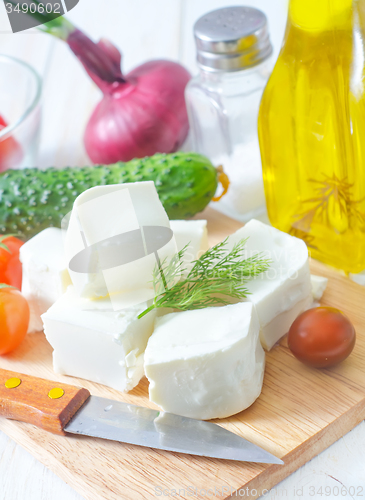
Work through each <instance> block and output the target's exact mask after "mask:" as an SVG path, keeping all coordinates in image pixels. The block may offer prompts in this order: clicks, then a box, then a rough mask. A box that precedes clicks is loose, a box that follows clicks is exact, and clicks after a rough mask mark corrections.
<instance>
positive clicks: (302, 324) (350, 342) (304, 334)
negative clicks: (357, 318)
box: [288, 307, 356, 368]
mask: <svg viewBox="0 0 365 500" xmlns="http://www.w3.org/2000/svg"><path fill="white" fill-rule="evenodd" d="M355 340H356V333H355V329H354V327H353V325H352V324H351V322H350V320H349V319H348V318H347V317H346V316H345V315H344V314H343V313H342V312H341V311H340V310H338V309H335V308H333V307H316V308H314V309H309V310H308V311H305V312H304V313H302V314H300V315H299V316H298V317H297V319H296V320H295V321H294V323H293V324H292V326H291V327H290V330H289V335H288V345H289V349H290V350H291V352H292V353H293V354H294V356H295V357H296V358H298V359H299V360H300V361H302V362H303V363H305V364H306V365H309V366H313V367H315V368H326V367H329V366H333V365H336V364H337V363H340V362H341V361H343V360H344V359H346V358H347V356H349V355H350V353H351V351H352V349H353V348H354V345H355Z"/></svg>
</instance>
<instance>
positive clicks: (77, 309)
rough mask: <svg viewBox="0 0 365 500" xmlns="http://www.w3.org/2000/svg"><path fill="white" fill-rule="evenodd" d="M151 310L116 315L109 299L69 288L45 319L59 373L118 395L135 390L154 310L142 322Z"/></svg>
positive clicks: (47, 335) (141, 305) (137, 309)
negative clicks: (90, 295) (90, 382)
mask: <svg viewBox="0 0 365 500" xmlns="http://www.w3.org/2000/svg"><path fill="white" fill-rule="evenodd" d="M146 307H147V305H146V303H144V304H140V305H139V306H134V307H131V308H129V309H124V310H121V311H114V310H113V308H112V305H111V303H110V300H108V299H101V300H89V299H84V298H81V297H79V296H78V295H77V293H76V292H75V289H74V287H73V286H70V287H69V288H68V289H67V291H66V293H65V294H64V295H63V296H62V297H61V298H60V299H58V300H57V302H55V304H53V306H52V307H51V308H50V309H48V311H47V312H46V313H45V314H43V316H42V320H43V322H44V331H45V334H46V338H47V340H48V342H49V343H50V344H51V346H52V347H53V349H54V351H53V367H54V370H55V372H56V373H61V374H64V375H72V376H74V377H80V378H83V379H86V380H91V381H93V382H98V383H100V384H104V385H107V386H109V387H112V388H113V389H117V390H118V391H124V392H126V391H130V390H131V389H133V387H135V386H136V385H137V384H138V382H139V381H140V379H141V377H142V376H143V353H144V350H145V348H146V345H147V340H148V338H149V336H150V335H151V334H152V331H153V324H154V319H155V312H154V311H151V312H150V313H148V314H147V315H146V316H144V317H143V318H141V319H137V316H138V314H139V313H141V312H142V311H143V310H144V309H146Z"/></svg>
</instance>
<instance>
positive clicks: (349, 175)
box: [259, 0, 365, 273]
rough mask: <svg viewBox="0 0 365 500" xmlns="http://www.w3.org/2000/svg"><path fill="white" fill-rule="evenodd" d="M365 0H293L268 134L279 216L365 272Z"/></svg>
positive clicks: (270, 199) (343, 263) (277, 221)
mask: <svg viewBox="0 0 365 500" xmlns="http://www.w3.org/2000/svg"><path fill="white" fill-rule="evenodd" d="M364 33H365V0H305V1H303V0H291V1H290V5H289V17H288V24H287V29H286V35H285V40H284V44H283V47H282V50H281V53H280V55H279V58H278V60H277V63H276V66H275V68H274V71H273V73H272V75H271V78H270V80H269V82H268V84H267V87H266V89H265V91H264V94H263V98H262V102H261V107H260V114H259V138H260V149H261V156H262V163H263V176H264V185H265V195H266V201H267V208H268V214H269V218H270V221H271V223H272V224H273V225H274V226H275V227H277V228H279V229H281V230H283V231H286V232H288V233H290V234H292V235H295V236H298V237H300V238H302V239H303V240H304V241H305V242H306V243H307V245H308V248H309V250H310V251H311V254H312V256H313V257H314V258H317V259H319V260H321V261H323V262H325V263H327V264H330V265H332V266H335V267H337V268H339V269H343V270H344V271H346V272H351V273H359V272H361V271H364V270H365V90H364V86H365V62H364V61H365V46H364Z"/></svg>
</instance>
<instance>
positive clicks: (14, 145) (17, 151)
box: [0, 115, 23, 172]
mask: <svg viewBox="0 0 365 500" xmlns="http://www.w3.org/2000/svg"><path fill="white" fill-rule="evenodd" d="M7 125H8V124H7V123H6V121H5V120H4V118H3V117H2V116H1V115H0V131H1V130H2V129H4V128H5V127H7ZM22 158H23V151H22V147H21V145H20V144H19V142H18V141H16V140H15V139H14V138H13V137H11V136H10V137H8V138H7V139H3V140H0V172H3V171H4V170H8V168H13V167H16V166H17V165H18V164H19V163H20V162H21V160H22Z"/></svg>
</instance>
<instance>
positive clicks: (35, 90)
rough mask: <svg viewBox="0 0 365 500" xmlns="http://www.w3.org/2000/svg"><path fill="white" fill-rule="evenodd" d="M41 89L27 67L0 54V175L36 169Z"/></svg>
mask: <svg viewBox="0 0 365 500" xmlns="http://www.w3.org/2000/svg"><path fill="white" fill-rule="evenodd" d="M41 89H42V82H41V78H40V76H39V75H38V73H37V72H36V71H35V70H34V69H33V68H32V67H31V66H29V65H28V64H26V63H25V62H23V61H20V60H19V59H15V58H13V57H9V56H5V55H1V54H0V172H3V171H5V170H7V169H9V168H24V167H34V166H36V161H37V153H38V144H39V134H40V124H41V106H40V96H41Z"/></svg>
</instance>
